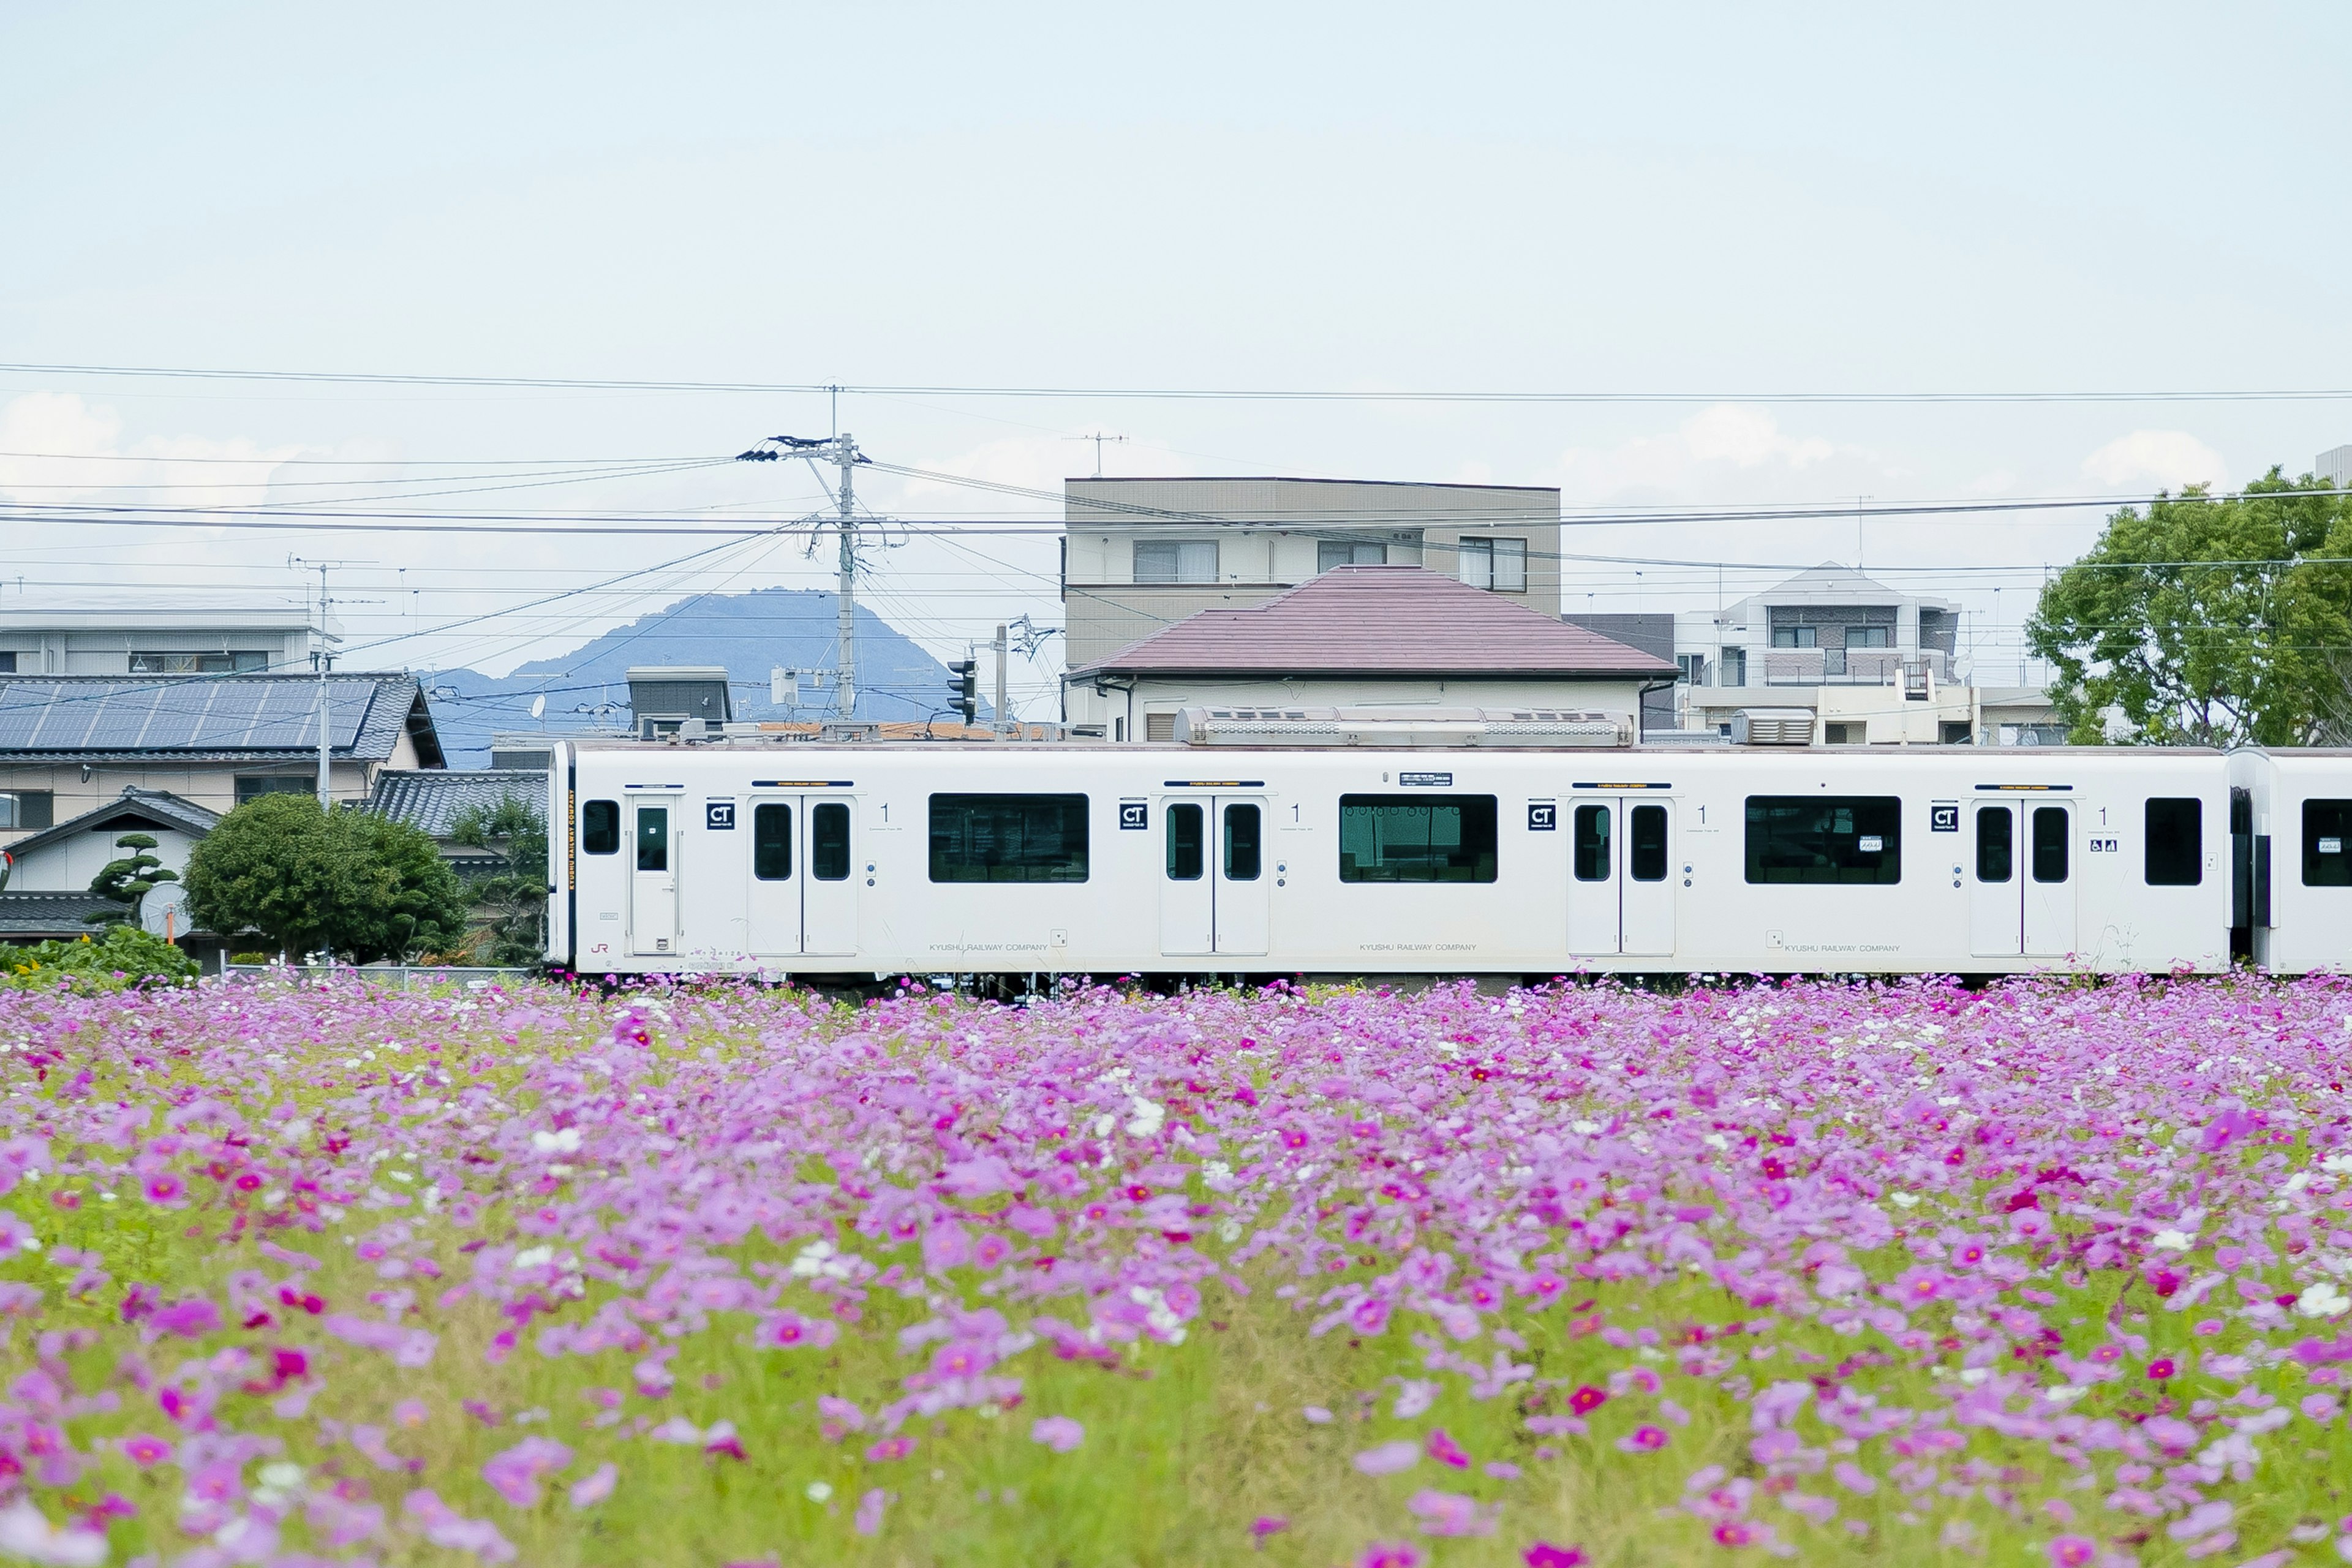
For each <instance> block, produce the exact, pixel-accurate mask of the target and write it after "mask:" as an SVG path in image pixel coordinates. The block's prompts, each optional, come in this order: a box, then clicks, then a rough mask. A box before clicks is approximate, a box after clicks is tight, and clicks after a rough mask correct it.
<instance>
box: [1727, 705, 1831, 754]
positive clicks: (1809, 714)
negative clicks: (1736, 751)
mask: <svg viewBox="0 0 2352 1568" xmlns="http://www.w3.org/2000/svg"><path fill="white" fill-rule="evenodd" d="M1731 743H1732V744H1733V745H1735V746H1810V745H1811V744H1812V743H1813V710H1811V709H1810V708H1742V709H1741V710H1739V711H1738V712H1737V713H1734V714H1733V715H1732V716H1731Z"/></svg>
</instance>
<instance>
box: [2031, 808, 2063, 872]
mask: <svg viewBox="0 0 2352 1568" xmlns="http://www.w3.org/2000/svg"><path fill="white" fill-rule="evenodd" d="M2033 879H2034V880H2035V881H2037V882H2063V881H2064V880H2065V879H2066V808H2065V807H2064V806H2063V805H2037V806H2035V807H2034V808H2033Z"/></svg>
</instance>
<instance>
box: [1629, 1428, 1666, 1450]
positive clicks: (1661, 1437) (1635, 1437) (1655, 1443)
mask: <svg viewBox="0 0 2352 1568" xmlns="http://www.w3.org/2000/svg"><path fill="white" fill-rule="evenodd" d="M1671 1440H1672V1439H1671V1438H1670V1437H1669V1436H1668V1435H1667V1432H1666V1429H1665V1428H1664V1427H1663V1426H1636V1427H1634V1428H1633V1431H1631V1432H1629V1433H1627V1434H1626V1435H1625V1436H1622V1437H1620V1438H1618V1439H1617V1447H1618V1449H1619V1451H1620V1452H1622V1453H1627V1454H1647V1453H1654V1452H1655V1451H1656V1450H1658V1449H1660V1448H1663V1447H1665V1446H1666V1444H1667V1443H1668V1442H1669V1441H1671Z"/></svg>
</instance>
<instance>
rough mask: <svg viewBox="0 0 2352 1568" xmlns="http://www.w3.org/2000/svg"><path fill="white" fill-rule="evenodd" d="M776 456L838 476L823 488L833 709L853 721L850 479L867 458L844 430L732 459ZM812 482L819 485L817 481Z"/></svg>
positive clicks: (765, 446)
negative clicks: (834, 656)
mask: <svg viewBox="0 0 2352 1568" xmlns="http://www.w3.org/2000/svg"><path fill="white" fill-rule="evenodd" d="M837 394H838V389H836V395H837ZM777 458H804V459H806V460H807V462H808V465H809V467H810V468H811V469H812V470H814V468H816V465H817V464H818V463H819V462H830V463H832V464H833V465H834V466H835V468H836V469H838V470H839V472H840V481H839V483H838V484H836V485H834V486H830V487H828V488H829V489H832V490H833V491H834V498H833V499H834V513H833V516H832V517H831V518H830V519H828V520H827V521H830V522H831V524H832V526H833V531H834V535H835V540H836V542H838V543H839V545H840V549H841V557H840V568H839V570H840V586H839V588H838V589H837V590H836V592H835V601H836V604H835V608H836V609H837V610H838V612H839V617H840V618H839V627H838V631H837V636H838V638H839V640H840V644H841V653H840V658H839V661H838V662H839V668H837V669H836V670H835V674H834V687H833V710H834V713H835V717H837V718H842V719H849V718H853V717H855V716H856V711H857V495H856V477H855V476H856V470H857V465H858V464H860V463H868V462H871V461H873V459H872V458H868V457H866V455H865V454H864V453H862V452H860V451H859V450H858V449H857V442H856V439H855V438H854V437H852V436H851V435H850V434H849V432H848V431H846V430H840V431H838V432H837V433H836V434H835V435H832V436H828V437H825V438H824V439H823V440H818V439H816V438H815V437H809V436H771V437H768V440H767V442H765V443H762V444H761V445H760V446H757V447H752V448H751V450H750V451H748V452H738V453H737V454H736V455H735V460H736V461H737V462H739V463H772V462H774V461H775V460H776V459H777ZM818 482H819V483H820V484H822V483H824V480H823V479H822V478H821V477H820V479H818ZM818 515H819V516H823V515H824V514H822V513H819V514H818ZM812 521H814V520H812ZM812 548H813V547H812Z"/></svg>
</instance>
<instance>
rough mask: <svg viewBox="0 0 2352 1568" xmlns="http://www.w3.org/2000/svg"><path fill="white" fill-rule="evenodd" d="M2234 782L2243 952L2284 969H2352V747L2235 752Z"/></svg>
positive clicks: (2235, 879)
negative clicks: (2351, 749)
mask: <svg viewBox="0 0 2352 1568" xmlns="http://www.w3.org/2000/svg"><path fill="white" fill-rule="evenodd" d="M2230 783H2231V926H2232V927H2233V928H2235V929H2236V930H2237V931H2239V932H2240V933H2241V935H2240V941H2239V944H2238V951H2239V952H2240V955H2241V956H2243V957H2249V958H2252V960H2253V961H2254V962H2255V963H2259V964H2261V965H2262V966H2263V967H2264V968H2267V969H2273V970H2277V971H2279V972H2281V973H2293V974H2303V973H2311V972H2314V971H2320V970H2331V971H2336V972H2342V971H2344V970H2346V969H2352V752H2347V751H2336V750H2322V749H2318V748H2313V749H2310V750H2293V751H2290V750H2278V751H2260V750H2254V749H2252V748H2249V749H2246V750H2242V751H2238V752H2231V756H2230ZM2274 838H2275V839H2276V841H2277V842H2278V845H2279V848H2278V850H2277V852H2276V855H2275V856H2273V851H2272V847H2271V846H2272V843H2273V839H2274Z"/></svg>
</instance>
